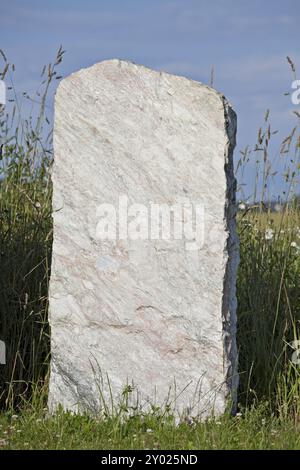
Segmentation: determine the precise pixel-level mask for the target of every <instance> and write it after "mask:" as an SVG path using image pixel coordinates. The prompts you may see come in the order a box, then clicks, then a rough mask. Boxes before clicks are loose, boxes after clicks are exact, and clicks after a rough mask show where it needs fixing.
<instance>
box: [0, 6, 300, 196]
mask: <svg viewBox="0 0 300 470" xmlns="http://www.w3.org/2000/svg"><path fill="white" fill-rule="evenodd" d="M299 20H300V2H299V0H285V1H282V0H280V1H279V0H273V1H271V0H265V1H261V0H260V1H258V0H252V1H251V2H249V1H246V0H180V1H179V0H173V1H171V0H160V1H158V0H152V1H151V2H150V1H143V0H139V1H137V0H127V1H126V0H123V1H119V0H109V1H106V0H102V1H101V0H100V1H96V0H85V1H78V0H72V1H66V0H52V1H42V0H39V1H35V0H27V1H21V0H11V1H7V0H0V47H1V48H2V49H3V50H4V51H5V52H6V54H7V56H8V59H9V61H10V62H14V63H15V64H16V69H17V74H16V77H17V81H16V86H17V89H18V91H19V92H20V93H21V92H22V91H23V90H26V91H33V90H35V89H36V86H37V85H38V83H39V81H40V78H39V74H40V71H41V68H42V65H43V64H44V63H47V62H49V61H51V60H52V58H53V56H54V55H55V52H56V50H57V49H58V47H59V45H60V44H62V45H63V48H64V49H65V50H66V51H67V53H66V55H65V60H64V62H63V64H62V67H61V72H62V75H64V76H65V75H68V74H69V73H71V72H73V71H75V70H78V69H80V68H82V67H87V66H89V65H92V64H94V63H95V62H98V61H101V60H103V59H108V58H121V59H128V60H132V61H134V62H136V63H140V64H144V65H147V66H149V67H152V68H154V69H158V70H165V71H168V72H172V73H176V74H180V75H185V76H188V77H191V78H193V79H195V80H200V81H202V82H204V83H209V80H210V73H211V67H212V66H214V69H215V81H214V86H215V87H216V88H217V89H218V90H220V91H222V92H223V93H224V94H225V96H226V97H227V98H228V99H229V100H230V102H231V103H232V105H233V107H234V109H235V110H236V112H237V114H238V141H237V148H236V158H237V157H238V151H239V150H240V149H242V148H244V147H245V145H247V144H250V145H251V144H253V143H254V142H255V139H256V135H257V130H258V127H259V125H260V124H261V123H262V121H263V116H264V112H265V110H266V109H267V108H270V109H271V120H272V122H273V127H274V129H275V128H278V129H280V130H281V134H280V135H281V136H284V134H285V133H287V132H288V131H289V130H290V128H291V127H292V126H293V125H294V123H295V116H294V117H293V115H292V111H293V110H295V105H293V104H292V103H291V100H290V99H289V97H286V96H284V93H285V92H287V91H290V86H291V81H292V77H291V71H290V69H289V67H288V66H287V62H286V56H287V55H289V56H290V57H292V58H293V59H294V61H295V63H296V64H298V65H299V64H300V48H299V45H300V33H299ZM49 106H50V107H51V103H49ZM49 112H50V114H51V111H49ZM252 176H253V174H252V173H251V171H249V172H248V174H247V175H246V182H247V183H248V184H251V178H252ZM273 190H274V192H276V191H277V190H278V187H275V188H273Z"/></svg>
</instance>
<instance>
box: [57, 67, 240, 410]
mask: <svg viewBox="0 0 300 470" xmlns="http://www.w3.org/2000/svg"><path fill="white" fill-rule="evenodd" d="M235 132H236V116H235V113H234V112H233V111H232V109H231V108H230V106H229V104H228V103H227V101H226V100H225V98H224V97H223V96H222V95H221V94H219V93H218V92H216V91H215V90H213V89H211V88H209V87H207V86H205V85H203V84H201V83H198V82H195V81H192V80H188V79H186V78H184V77H178V76H174V75H170V74H167V73H159V72H156V71H153V70H150V69H148V68H145V67H142V66H138V65H135V64H132V63H128V62H125V61H119V60H109V61H104V62H101V63H99V64H96V65H94V66H93V67H90V68H88V69H84V70H80V71H79V72H77V73H74V74H72V75H71V76H69V77H67V78H66V79H64V80H63V81H62V82H61V84H60V85H59V88H58V91H57V95H56V101H55V130H54V152H55V162H54V167H53V190H54V193H53V221H54V244H53V260H52V273H51V283H50V325H51V347H52V361H51V379H50V395H49V407H50V410H54V409H55V408H56V407H57V405H58V404H62V405H63V407H64V408H67V409H72V410H76V411H82V410H84V409H89V410H99V408H101V407H102V406H103V400H105V401H106V403H107V404H109V405H111V399H112V398H113V400H114V404H115V405H117V403H118V402H119V401H120V400H122V396H123V399H124V394H123V395H122V392H124V387H125V386H126V385H131V386H132V388H133V392H130V391H129V390H130V389H129V388H128V387H127V391H129V399H130V401H131V403H132V404H134V403H136V402H137V401H138V404H139V405H141V406H144V407H147V404H149V403H151V404H156V405H164V404H166V403H169V404H170V405H171V407H174V409H175V411H176V413H179V414H181V415H182V414H189V415H193V416H199V415H201V416H206V415H207V414H209V413H212V412H214V413H216V414H219V413H222V412H223V411H224V410H225V407H226V406H227V403H228V400H229V399H230V397H231V398H233V399H234V396H235V391H236V384H237V375H236V357H237V353H236V342H235V330H236V312H235V311H236V297H235V281H236V270H237V264H238V240H237V236H236V231H235V179H234V176H233V163H232V153H233V148H234V145H235ZM120 195H126V196H127V197H128V204H134V203H140V204H144V205H145V206H147V207H148V206H149V204H150V202H151V201H152V202H153V203H157V204H168V205H169V206H170V205H173V204H175V203H176V202H177V203H178V201H182V200H186V198H188V199H189V200H190V201H193V202H195V201H196V202H197V203H198V202H199V203H200V204H202V205H203V207H204V241H203V243H202V244H201V247H200V249H188V248H187V240H184V239H181V240H180V239H178V240H161V239H160V240H151V239H150V240H132V239H117V240H116V241H113V240H101V239H99V237H98V235H97V224H98V222H99V209H98V208H99V206H100V205H101V204H103V203H111V204H114V206H116V207H118V204H119V197H120Z"/></svg>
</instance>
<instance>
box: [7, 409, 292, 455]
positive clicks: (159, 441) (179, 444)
mask: <svg viewBox="0 0 300 470" xmlns="http://www.w3.org/2000/svg"><path fill="white" fill-rule="evenodd" d="M0 448H2V449H98V450H99V449H180V450H182V449H187V450H193V449H300V423H298V424H295V423H294V422H293V421H292V420H290V419H288V420H280V419H279V418H276V417H274V416H270V414H269V413H266V410H265V409H264V407H263V406H261V407H259V408H258V409H257V408H256V409H255V408H254V409H252V410H248V411H246V413H245V414H244V415H238V416H236V417H230V416H227V415H225V416H222V417H221V418H218V419H216V420H210V421H207V422H205V423H193V422H192V423H186V422H183V423H180V424H179V425H177V426H176V425H175V424H174V420H173V418H172V417H171V416H169V417H165V416H164V417H161V416H159V415H158V414H157V413H153V414H151V413H149V414H147V415H145V416H143V415H136V416H133V417H131V418H128V417H127V418H124V417H123V418H122V419H120V418H102V419H100V418H99V419H96V418H91V417H89V416H76V415H72V414H70V413H64V412H62V411H59V412H57V413H56V415H55V416H53V417H49V416H47V414H46V412H42V411H41V412H37V411H36V410H32V409H29V410H27V411H24V412H23V413H21V414H19V415H15V414H11V413H6V414H2V415H0Z"/></svg>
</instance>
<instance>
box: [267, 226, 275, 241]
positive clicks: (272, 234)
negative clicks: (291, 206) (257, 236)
mask: <svg viewBox="0 0 300 470" xmlns="http://www.w3.org/2000/svg"><path fill="white" fill-rule="evenodd" d="M273 237H274V230H272V229H271V228H267V230H266V231H265V239H266V240H272V238H273Z"/></svg>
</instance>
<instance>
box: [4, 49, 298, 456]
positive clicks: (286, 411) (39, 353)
mask: <svg viewBox="0 0 300 470" xmlns="http://www.w3.org/2000/svg"><path fill="white" fill-rule="evenodd" d="M62 55H63V51H62V50H61V49H60V50H59V52H58V54H57V57H56V58H55V61H54V65H49V66H48V67H46V68H45V69H44V70H43V83H42V85H41V88H40V89H39V91H38V95H37V96H35V97H33V98H32V97H29V99H30V100H31V99H32V102H33V103H34V102H35V101H39V102H40V106H39V107H38V109H37V111H36V112H35V113H34V114H32V115H31V116H29V117H28V118H26V117H24V116H23V114H22V102H20V98H19V97H18V96H17V95H16V94H15V93H14V88H13V81H12V90H11V92H10V93H11V94H12V100H13V103H12V108H11V111H10V114H9V115H8V116H6V115H5V112H4V110H2V111H0V137H1V139H2V142H3V147H2V155H1V158H0V266H1V271H0V340H5V342H6V345H7V365H6V366H3V365H0V409H1V410H2V412H1V413H0V447H1V448H14V449H18V448H28V449H30V448H45V449H48V448H51V449H52V448H53V449H60V448H68V449H72V448H73V449H74V448H76V449H77V448H78V449H80V448H97V449H101V448H111V449H113V448H120V449H125V448H134V449H137V448H150V449H154V448H162V449H171V448H173V449H195V448H200V449H214V448H218V449H227V448H239V449H245V448H286V449H288V448H299V447H300V444H299V439H300V437H299V436H300V433H299V423H300V365H299V364H296V363H295V362H293V361H292V355H293V352H294V349H293V341H295V340H298V339H300V288H299V286H300V209H299V200H298V202H297V200H296V199H294V195H295V194H296V193H297V191H298V193H299V168H300V166H299V161H300V132H299V129H300V128H299V120H298V121H297V123H296V126H295V128H294V129H293V130H292V132H291V134H290V135H289V136H287V137H284V138H283V139H282V140H279V141H278V142H277V144H278V146H279V149H280V150H279V154H280V158H281V159H283V160H284V161H285V172H284V174H283V175H282V178H283V180H284V182H285V190H284V193H283V194H281V195H280V196H281V197H284V199H285V201H286V204H285V206H284V208H283V211H282V212H281V213H280V214H274V213H272V212H271V211H270V210H269V209H268V206H267V202H268V197H269V195H268V194H267V189H268V187H269V185H268V182H269V180H270V179H271V178H272V177H273V173H274V172H273V170H272V165H273V164H274V159H273V156H272V155H273V154H272V152H271V150H270V141H272V139H276V138H277V139H278V135H277V136H275V134H274V133H273V132H272V131H271V125H270V122H269V120H270V117H269V113H267V114H266V116H265V119H264V124H263V126H262V128H260V129H259V132H258V139H257V143H256V144H255V145H254V147H253V149H252V150H249V148H247V149H246V150H245V151H243V152H241V158H240V161H239V163H238V165H237V169H236V170H237V179H238V181H239V182H240V183H241V184H242V176H243V174H244V173H245V172H246V171H247V166H248V165H251V164H252V162H254V163H255V166H256V169H257V178H256V182H255V187H254V188H253V198H252V202H255V203H256V204H255V207H254V208H251V209H249V210H245V212H244V213H242V212H240V213H239V217H238V230H239V234H240V242H241V261H240V267H239V274H238V282H237V297H238V312H237V314H238V335H237V339H238V347H239V372H240V386H239V393H238V401H239V410H243V413H242V415H241V416H240V415H238V416H237V417H236V418H233V417H230V416H228V415H225V416H224V417H222V418H217V419H215V420H210V421H207V422H205V423H197V422H194V423H186V422H185V423H181V424H180V425H179V426H176V425H175V424H174V420H173V418H172V417H171V416H169V415H165V414H163V415H162V414H160V413H162V411H159V410H155V411H154V412H153V413H148V414H146V415H142V414H139V415H137V414H135V415H134V416H133V417H132V418H130V417H129V416H128V413H126V412H124V410H120V414H117V415H116V416H114V417H112V416H111V417H109V416H101V417H100V416H99V417H98V419H96V418H91V417H87V416H81V417H80V416H73V415H71V414H68V413H63V412H62V411H60V412H58V413H57V414H56V415H55V416H53V417H51V418H49V417H48V416H47V413H46V412H45V410H44V407H45V406H46V399H47V394H46V390H47V383H48V369H49V357H50V348H49V327H48V322H47V315H48V299H47V295H48V283H49V276H50V269H51V247H52V217H51V197H52V186H51V178H50V171H51V165H52V158H53V152H52V144H51V124H49V122H48V120H47V117H46V114H45V110H46V99H47V94H48V92H49V90H50V88H51V86H52V84H53V83H54V81H55V79H56V78H57V75H56V67H57V66H58V65H59V63H60V62H61V60H62ZM4 61H5V64H4V70H3V74H2V77H1V73H0V78H3V76H4V75H5V74H8V73H9V72H10V73H13V70H12V67H11V66H9V65H8V62H7V61H6V58H5V57H4ZM25 98H26V99H27V97H26V96H25ZM25 98H24V99H25ZM48 134H49V136H48ZM47 136H48V137H47ZM241 187H242V186H241Z"/></svg>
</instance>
